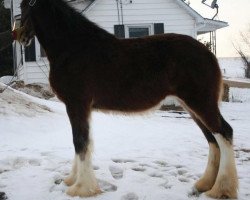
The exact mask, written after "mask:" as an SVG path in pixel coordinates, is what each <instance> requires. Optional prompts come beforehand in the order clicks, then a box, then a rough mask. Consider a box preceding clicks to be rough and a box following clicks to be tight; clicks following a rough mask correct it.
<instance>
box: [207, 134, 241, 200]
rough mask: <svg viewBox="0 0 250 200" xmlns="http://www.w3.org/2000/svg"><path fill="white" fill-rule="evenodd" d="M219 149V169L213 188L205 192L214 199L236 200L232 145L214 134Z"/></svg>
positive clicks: (236, 184)
mask: <svg viewBox="0 0 250 200" xmlns="http://www.w3.org/2000/svg"><path fill="white" fill-rule="evenodd" d="M214 136H215V138H216V141H217V142H218V144H219V147H220V155H221V156H220V167H219V172H218V175H217V179H216V182H215V184H214V186H213V188H212V189H211V190H210V191H208V192H207V195H208V196H211V197H214V198H225V197H227V198H237V190H238V178H237V171H236V165H235V159H234V151H233V145H232V144H231V143H230V142H229V141H228V140H226V139H225V138H224V137H223V136H222V135H221V134H215V135H214Z"/></svg>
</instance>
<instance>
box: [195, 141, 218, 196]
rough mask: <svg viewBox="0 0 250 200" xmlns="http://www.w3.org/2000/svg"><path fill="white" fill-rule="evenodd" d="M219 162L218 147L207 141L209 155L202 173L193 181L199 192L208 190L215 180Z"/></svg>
mask: <svg viewBox="0 0 250 200" xmlns="http://www.w3.org/2000/svg"><path fill="white" fill-rule="evenodd" d="M219 164H220V149H219V147H218V146H216V144H214V143H209V155H208V163H207V168H206V171H205V173H204V175H203V176H202V177H201V178H200V180H198V181H197V182H196V183H195V188H196V189H197V190H198V191H199V192H205V191H208V190H210V189H211V188H212V187H213V185H214V183H215V180H216V177H217V174H218V170H219Z"/></svg>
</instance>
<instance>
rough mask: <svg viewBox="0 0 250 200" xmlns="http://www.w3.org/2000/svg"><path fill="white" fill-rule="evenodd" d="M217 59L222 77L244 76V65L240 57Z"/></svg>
mask: <svg viewBox="0 0 250 200" xmlns="http://www.w3.org/2000/svg"><path fill="white" fill-rule="evenodd" d="M218 61H219V65H220V68H221V71H222V74H223V76H224V77H230V78H238V79H241V80H242V79H243V78H244V68H245V66H244V63H243V62H242V59H241V58H240V57H222V58H218Z"/></svg>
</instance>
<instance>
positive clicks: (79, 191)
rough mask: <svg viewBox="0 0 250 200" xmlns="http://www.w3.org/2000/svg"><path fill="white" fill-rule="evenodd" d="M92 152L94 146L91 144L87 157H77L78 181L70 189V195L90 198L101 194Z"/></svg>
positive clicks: (68, 192)
mask: <svg viewBox="0 0 250 200" xmlns="http://www.w3.org/2000/svg"><path fill="white" fill-rule="evenodd" d="M91 152H92V144H89V145H88V148H87V151H86V154H85V155H77V156H76V164H77V179H76V182H75V183H74V185H72V186H71V187H70V188H69V189H68V191H67V194H68V195H70V196H81V197H89V196H94V195H96V194H98V193H100V192H101V190H100V189H99V186H98V183H97V180H96V178H95V174H94V170H93V167H92V162H91Z"/></svg>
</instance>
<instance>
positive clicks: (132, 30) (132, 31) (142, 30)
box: [125, 24, 154, 38]
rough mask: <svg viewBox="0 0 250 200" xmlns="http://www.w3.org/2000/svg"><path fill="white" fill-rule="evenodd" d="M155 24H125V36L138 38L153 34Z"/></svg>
mask: <svg viewBox="0 0 250 200" xmlns="http://www.w3.org/2000/svg"><path fill="white" fill-rule="evenodd" d="M153 34H154V30H153V25H152V24H148V25H127V26H125V37H126V38H137V37H144V36H148V35H153Z"/></svg>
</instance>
